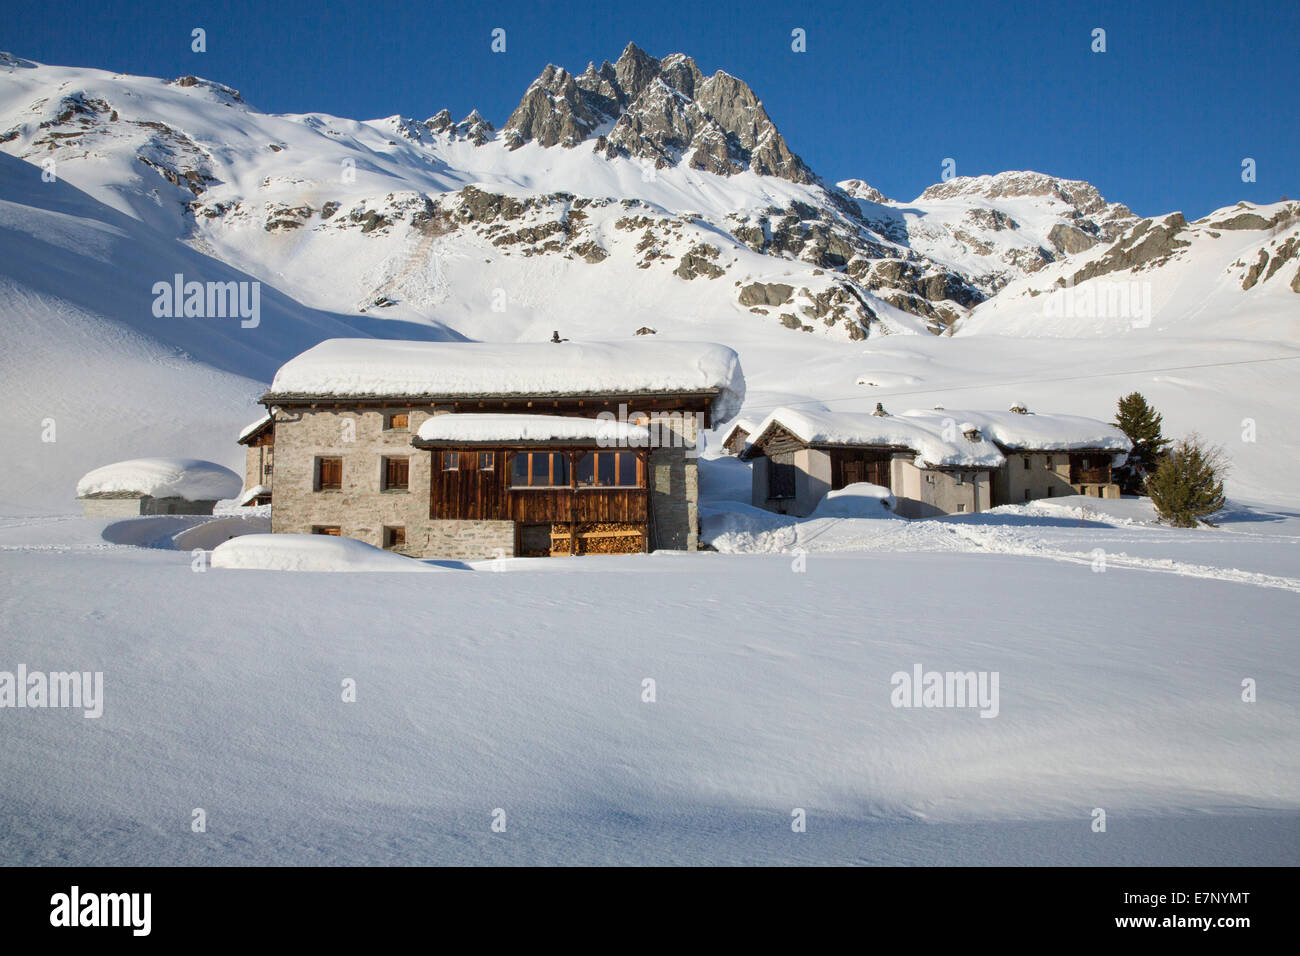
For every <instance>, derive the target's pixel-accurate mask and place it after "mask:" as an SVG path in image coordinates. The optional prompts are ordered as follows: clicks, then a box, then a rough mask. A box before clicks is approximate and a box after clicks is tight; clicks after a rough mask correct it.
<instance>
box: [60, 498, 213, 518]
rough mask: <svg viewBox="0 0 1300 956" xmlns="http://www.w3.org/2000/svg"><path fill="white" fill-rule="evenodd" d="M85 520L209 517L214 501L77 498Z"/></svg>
mask: <svg viewBox="0 0 1300 956" xmlns="http://www.w3.org/2000/svg"><path fill="white" fill-rule="evenodd" d="M77 500H78V501H80V502H81V513H82V515H83V516H84V517H86V518H134V517H137V516H138V515H210V514H212V509H213V508H215V507H216V505H217V502H216V501H215V500H204V501H186V500H185V499H184V498H152V497H150V496H149V495H140V496H138V497H130V496H124V495H111V496H110V495H102V496H100V495H97V496H95V497H91V498H78V499H77Z"/></svg>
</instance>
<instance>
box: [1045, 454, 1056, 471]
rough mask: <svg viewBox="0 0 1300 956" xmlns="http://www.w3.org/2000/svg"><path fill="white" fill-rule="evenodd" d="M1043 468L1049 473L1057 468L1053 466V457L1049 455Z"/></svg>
mask: <svg viewBox="0 0 1300 956" xmlns="http://www.w3.org/2000/svg"><path fill="white" fill-rule="evenodd" d="M1043 467H1045V468H1047V469H1048V471H1050V470H1051V469H1052V468H1054V467H1055V466H1054V465H1053V464H1052V456H1051V455H1048V456H1047V459H1046V460H1045V461H1044V462H1043Z"/></svg>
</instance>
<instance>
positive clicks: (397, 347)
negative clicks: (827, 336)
mask: <svg viewBox="0 0 1300 956" xmlns="http://www.w3.org/2000/svg"><path fill="white" fill-rule="evenodd" d="M671 392H716V393H717V394H716V396H715V397H714V399H713V408H712V410H713V416H714V418H715V419H717V420H720V421H721V420H726V419H728V418H731V417H732V416H733V415H735V414H736V412H737V411H739V409H740V404H741V402H742V401H743V400H744V397H745V377H744V374H743V372H742V371H741V368H740V357H739V356H737V355H736V353H735V352H734V351H732V350H731V349H729V348H727V347H726V346H724V345H716V344H714V343H711V342H662V341H645V340H644V339H639V340H636V341H633V342H565V343H562V344H555V343H551V342H515V343H488V342H408V341H394V340H388V339H327V340H326V341H324V342H321V343H320V344H319V345H317V346H315V347H314V348H311V349H308V350H307V351H306V352H303V353H302V354H301V355H299V356H297V357H295V358H293V359H290V360H289V361H288V362H287V363H285V364H284V365H283V366H281V368H280V370H279V371H278V372H277V373H276V374H275V380H274V381H273V382H272V383H271V393H270V395H269V396H267V397H266V398H275V397H285V398H287V397H299V396H301V397H318V396H320V397H351V398H356V397H416V396H418V397H439V398H444V397H445V398H461V397H466V398H468V397H479V396H498V395H564V396H579V395H583V396H585V395H629V396H631V395H644V394H654V393H671Z"/></svg>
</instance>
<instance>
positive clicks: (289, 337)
mask: <svg viewBox="0 0 1300 956" xmlns="http://www.w3.org/2000/svg"><path fill="white" fill-rule="evenodd" d="M620 49H621V53H620ZM20 54H21V51H15V52H14V53H12V54H0V250H3V255H2V256H0V315H3V317H4V320H5V323H6V328H7V332H8V335H7V342H6V345H5V347H4V349H3V356H2V357H0V369H3V373H4V381H5V393H6V402H5V409H4V411H3V418H2V419H0V435H2V437H3V445H4V447H5V449H6V451H7V454H6V465H5V468H4V473H3V487H2V488H0V630H2V632H3V639H2V642H0V650H2V652H3V653H2V655H0V735H2V738H3V741H4V745H3V747H0V863H4V864H11V865H13V864H22V865H32V864H46V863H62V864H74V865H92V864H93V865H121V864H155V863H165V864H184V865H214V864H273V865H280V864H310V865H314V864H344V863H348V864H357V863H362V864H392V863H424V864H429V863H471V864H472V863H485V864H502V863H527V864H552V863H579V864H606V863H651V864H658V863H688V864H750V863H760V864H764V863H766V864H771V863H778V864H804V863H832V864H924V865H938V864H986V863H987V864H1058V865H1059V864H1081V865H1240V864H1243V863H1272V864H1284V865H1294V864H1296V863H1297V862H1300V849H1298V848H1300V839H1297V836H1300V761H1298V760H1297V757H1298V756H1300V719H1298V718H1300V655H1298V654H1297V644H1296V641H1297V628H1296V622H1297V620H1298V619H1300V616H1298V613H1297V612H1298V611H1300V485H1298V484H1297V464H1298V463H1300V428H1297V425H1296V407H1297V399H1298V398H1300V388H1298V387H1297V381H1300V380H1298V379H1297V376H1296V369H1297V368H1298V367H1300V366H1297V364H1296V363H1297V361H1300V339H1297V335H1296V329H1297V319H1300V202H1297V201H1295V200H1285V199H1282V200H1277V201H1274V199H1273V198H1271V197H1270V198H1267V199H1262V198H1259V197H1260V196H1261V195H1262V193H1260V192H1253V191H1252V192H1247V191H1245V190H1243V191H1242V193H1241V195H1242V201H1240V202H1236V203H1235V205H1227V206H1225V207H1223V208H1220V209H1217V210H1214V211H1209V210H1203V211H1200V212H1197V213H1196V214H1195V215H1194V214H1192V213H1191V212H1189V213H1187V214H1184V213H1182V212H1174V211H1168V212H1164V213H1161V214H1154V215H1148V216H1145V217H1143V216H1139V215H1137V214H1136V213H1134V212H1133V211H1131V210H1130V209H1129V208H1128V207H1127V206H1125V205H1123V204H1122V203H1121V202H1120V201H1118V200H1122V199H1123V197H1109V198H1103V197H1102V195H1101V193H1100V192H1099V191H1098V189H1097V188H1096V187H1094V186H1092V185H1090V184H1089V183H1087V182H1083V181H1080V180H1073V179H1065V178H1060V177H1056V176H1053V175H1050V174H1048V173H1039V172H1024V171H1011V172H1002V173H989V174H988V175H969V176H967V175H959V176H956V177H949V176H947V175H946V174H945V176H944V178H943V179H942V180H940V178H939V176H940V173H939V167H938V166H937V165H936V167H935V174H934V177H933V179H934V183H935V184H934V185H933V186H930V187H928V188H926V189H925V190H924V192H923V193H921V195H919V196H918V197H917V198H916V199H915V200H912V201H897V200H895V199H891V198H888V197H887V196H885V195H884V194H882V193H881V192H878V191H877V190H876V189H875V188H873V187H872V186H870V185H868V183H867V182H866V181H864V180H861V179H847V180H843V181H840V182H838V183H837V182H833V181H831V180H829V179H824V178H822V176H821V175H819V174H818V173H817V172H816V171H814V170H813V169H812V167H811V166H810V165H809V164H807V163H806V162H805V161H804V160H803V159H801V158H800V156H799V155H798V153H797V150H798V149H799V148H800V144H799V143H794V142H791V143H789V144H788V145H787V143H786V141H785V139H784V138H783V137H782V135H781V133H780V132H778V131H777V129H776V126H775V124H774V123H773V122H772V120H771V119H770V118H769V117H768V116H767V114H766V113H765V112H764V110H763V105H762V103H761V102H760V101H759V100H758V98H757V94H756V93H755V92H754V91H752V90H751V89H750V87H749V85H747V83H746V82H745V81H744V80H742V79H738V78H736V77H733V76H730V75H729V74H726V73H723V72H721V71H719V72H717V73H716V74H706V73H705V72H703V71H701V69H699V68H698V67H697V66H696V63H695V61H694V60H693V59H692V58H691V57H690V56H688V55H686V54H684V53H674V52H672V51H671V50H662V51H656V52H654V53H653V54H652V53H650V52H646V51H644V50H642V49H641V48H640V47H638V46H637V45H636V44H627V45H626V47H619V48H615V49H613V50H611V51H592V54H591V55H592V56H593V57H595V59H596V60H597V61H599V60H600V59H601V57H602V56H604V55H606V54H608V55H609V57H610V60H607V61H606V62H605V63H604V65H603V66H602V67H596V66H594V65H593V66H591V67H588V69H587V72H585V73H583V72H582V71H581V67H582V64H570V67H574V66H576V67H577V70H576V71H574V72H569V71H568V70H566V69H564V68H563V67H561V66H547V67H546V68H545V71H544V72H542V73H541V75H540V76H539V77H538V78H537V79H536V80H535V81H533V83H532V85H531V86H528V87H527V90H526V92H525V94H524V98H523V100H522V101H521V102H520V105H519V107H518V108H517V109H516V110H515V112H514V113H512V114H510V115H509V117H508V119H507V118H506V116H504V115H502V116H497V117H494V118H493V119H494V121H504V122H503V123H502V125H501V126H500V128H498V127H497V126H494V125H493V122H490V121H489V120H488V119H486V118H484V116H483V115H481V114H479V112H478V111H477V110H475V111H474V112H473V113H471V114H470V115H468V116H467V117H466V118H465V119H464V120H461V121H459V122H457V121H456V120H455V118H454V117H453V116H452V115H451V114H450V113H449V112H448V111H445V110H444V111H443V112H441V113H436V114H434V115H432V116H431V117H430V118H429V119H427V120H420V119H415V118H409V117H403V116H390V117H388V118H386V119H378V120H369V121H365V122H361V121H354V120H351V119H344V118H339V117H335V116H332V115H329V114H327V113H310V114H284V113H271V112H262V111H260V110H259V109H258V108H257V106H255V105H252V104H253V102H256V97H255V96H254V95H253V94H252V93H249V92H248V91H246V92H245V94H243V95H241V94H240V93H238V92H236V90H235V89H234V85H237V84H235V81H236V80H238V79H239V78H238V77H204V76H199V75H182V76H179V77H177V76H164V77H147V76H136V75H131V74H127V73H114V72H109V71H107V70H98V69H90V68H85V67H70V66H69V67H65V66H58V65H50V64H45V63H40V62H37V61H35V60H31V59H26V58H24V57H23V56H21V55H20ZM761 79H762V78H761V77H752V78H749V80H750V82H753V83H755V85H756V86H757V85H761ZM227 82H229V83H231V84H233V85H230V86H228V85H226V83H227ZM760 92H761V91H760ZM303 95H304V96H306V95H307V94H306V93H304V94H303ZM245 96H247V97H248V101H246V100H245ZM656 97H658V98H657V99H656ZM738 104H739V105H738ZM304 108H306V107H304ZM742 112H743V113H744V117H745V118H744V119H743V121H742V119H741V118H739V114H740V113H742ZM701 117H703V118H701ZM656 124H660V125H662V124H668V126H667V127H666V128H664V129H661V128H660V126H659V125H656ZM708 129H714V130H724V131H726V135H725V136H721V135H719V136H717V137H713V138H710V136H708V135H706V132H707V130H708ZM692 131H695V132H694V133H692ZM670 133H671V135H670ZM692 135H694V136H695V137H696V138H695V139H691V136H692ZM665 144H668V145H665ZM674 144H675V145H674ZM879 159H880V156H879V154H877V160H879ZM864 162H865V159H864ZM936 163H937V160H936ZM51 164H54V165H51ZM51 169H56V170H57V175H54V176H53V177H52V178H51V176H49V175H45V174H46V173H47V172H48V171H49V170H51ZM870 173H871V168H870V167H867V168H864V169H863V170H862V174H863V175H864V176H869V174H870ZM900 198H901V199H902V200H906V197H900ZM1147 212H1148V213H1151V212H1152V211H1151V210H1147Z"/></svg>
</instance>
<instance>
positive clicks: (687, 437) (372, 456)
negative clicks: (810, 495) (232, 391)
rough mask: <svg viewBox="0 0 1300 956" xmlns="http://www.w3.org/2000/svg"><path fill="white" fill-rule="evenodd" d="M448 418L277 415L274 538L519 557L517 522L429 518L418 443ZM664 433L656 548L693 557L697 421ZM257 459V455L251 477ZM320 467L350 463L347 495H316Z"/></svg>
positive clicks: (654, 518)
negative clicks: (422, 432)
mask: <svg viewBox="0 0 1300 956" xmlns="http://www.w3.org/2000/svg"><path fill="white" fill-rule="evenodd" d="M445 411H450V408H447V409H443V408H441V407H439V408H437V409H430V408H428V407H425V408H423V409H419V408H410V409H407V408H404V407H400V406H394V407H392V408H387V409H378V408H376V409H361V408H347V407H343V408H338V409H335V408H316V409H298V408H289V409H277V411H276V413H275V445H274V448H275V498H274V503H273V505H272V508H271V530H272V532H274V533H290V534H310V533H312V532H313V531H316V530H318V529H322V528H338V529H339V533H340V534H342V535H344V536H346V537H349V538H356V539H358V540H360V541H364V542H366V543H367V544H371V545H374V546H375V547H384V546H385V545H386V544H387V543H388V539H387V536H386V534H385V531H386V529H393V528H401V529H402V530H403V532H404V535H405V544H404V545H403V546H401V547H395V548H392V549H391V550H394V551H397V552H399V553H402V554H409V555H412V556H416V557H436V558H450V559H458V560H476V559H482V558H493V557H499V556H501V555H502V554H505V555H506V556H511V555H514V554H515V553H516V552H515V549H516V541H515V523H514V522H513V521H500V520H483V521H479V520H433V519H430V518H429V494H430V488H431V477H432V476H431V474H430V468H431V466H432V460H433V459H432V456H431V454H430V452H429V451H427V450H422V449H418V448H415V447H413V446H412V445H411V440H412V438H414V436H415V435H416V433H417V432H418V431H419V428H420V425H421V424H423V423H424V422H425V421H426V420H428V418H430V417H431V416H432V415H434V414H443V413H444V412H445ZM393 412H404V413H406V414H407V415H408V416H409V417H408V424H407V427H406V428H402V429H394V428H390V427H386V425H387V424H388V423H389V421H390V416H391V414H392V413H393ZM659 429H660V432H661V436H662V437H661V440H660V446H662V447H659V446H657V447H655V448H653V449H652V451H651V454H650V467H649V474H648V475H647V483H648V486H649V495H650V509H651V510H650V520H651V524H652V527H651V530H650V537H651V542H652V547H653V548H655V549H677V550H688V551H694V550H696V548H697V547H698V545H699V471H698V466H697V462H696V459H695V458H694V457H692V455H693V446H694V443H695V441H696V438H697V435H698V428H697V421H696V419H695V418H694V416H691V415H685V416H681V417H677V418H665V419H661V420H660V422H659ZM687 446H689V447H687ZM256 451H258V449H256V448H250V449H248V452H249V456H248V461H249V467H250V468H251V467H252V460H253V453H254V452H256ZM688 452H690V453H691V454H688ZM389 457H400V458H406V459H408V460H409V469H408V481H407V487H406V490H404V491H399V490H391V489H386V488H384V487H383V483H384V473H385V469H384V464H383V462H384V459H385V458H389ZM321 458H339V459H342V481H341V485H342V487H341V488H339V489H337V490H326V489H320V488H318V487H317V477H318V472H317V462H318V461H319V459H321Z"/></svg>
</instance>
